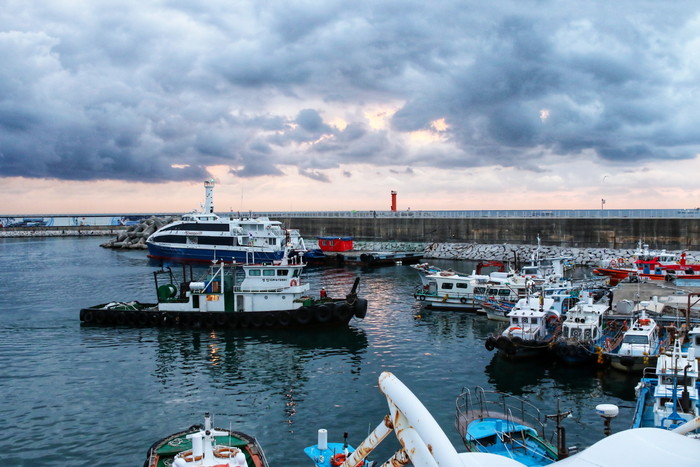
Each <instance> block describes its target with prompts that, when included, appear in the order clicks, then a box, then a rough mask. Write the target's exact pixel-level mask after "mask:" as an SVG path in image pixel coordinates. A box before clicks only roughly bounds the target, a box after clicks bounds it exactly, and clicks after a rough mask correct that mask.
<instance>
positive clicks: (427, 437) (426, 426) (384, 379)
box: [379, 371, 462, 467]
mask: <svg viewBox="0 0 700 467" xmlns="http://www.w3.org/2000/svg"><path fill="white" fill-rule="evenodd" d="M379 388H380V389H381V391H382V392H383V393H384V394H385V395H386V397H387V399H388V400H389V402H390V405H395V406H396V408H397V409H398V411H400V412H401V414H403V416H404V417H405V418H406V422H407V423H408V424H409V425H410V426H411V427H413V428H414V429H415V434H417V435H418V437H420V439H421V441H422V444H424V445H426V448H427V445H429V446H430V450H431V451H432V457H434V458H435V461H436V462H437V465H440V466H444V467H448V466H449V467H453V466H455V465H462V461H461V460H460V459H459V457H458V455H457V450H455V448H454V446H452V443H450V440H449V439H448V438H447V435H445V432H444V431H442V428H440V425H438V423H437V422H436V421H435V419H434V418H433V416H432V415H431V414H430V412H428V410H427V409H426V408H425V406H424V405H423V404H422V403H421V401H420V400H418V398H417V397H416V396H415V395H414V394H413V393H412V392H411V391H410V390H409V389H408V388H407V387H406V386H405V385H404V384H403V383H402V382H401V381H399V379H398V378H397V377H395V376H394V375H393V374H392V373H390V372H388V371H385V372H382V374H381V375H379ZM393 415H394V414H393V413H392V416H393ZM392 418H393V420H392V421H393V422H394V424H396V422H397V420H396V417H392ZM394 431H396V433H397V436H398V435H399V431H398V430H397V428H396V426H395V427H394ZM407 436H408V438H407V439H409V440H411V441H415V437H414V432H410V433H408V432H407ZM408 454H409V456H410V455H411V453H410V452H409V453H408ZM411 459H412V460H413V457H411ZM416 465H422V464H416Z"/></svg>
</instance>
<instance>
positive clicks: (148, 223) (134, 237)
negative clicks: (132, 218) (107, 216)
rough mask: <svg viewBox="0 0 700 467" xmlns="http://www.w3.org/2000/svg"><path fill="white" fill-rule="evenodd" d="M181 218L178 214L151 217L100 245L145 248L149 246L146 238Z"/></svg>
mask: <svg viewBox="0 0 700 467" xmlns="http://www.w3.org/2000/svg"><path fill="white" fill-rule="evenodd" d="M179 219H180V218H179V217H177V216H168V217H156V216H153V217H149V218H148V219H146V220H144V221H143V222H141V223H140V224H138V225H132V226H130V227H129V228H128V229H126V230H125V231H123V232H120V233H119V235H117V238H114V239H112V240H110V241H108V242H105V243H103V244H101V245H100V246H101V247H103V248H120V249H125V248H126V249H134V250H145V249H146V248H147V247H146V239H147V238H148V237H149V236H150V235H151V234H152V233H153V232H155V231H156V230H158V229H160V228H161V227H163V226H164V225H167V224H170V223H171V222H174V221H176V220H179Z"/></svg>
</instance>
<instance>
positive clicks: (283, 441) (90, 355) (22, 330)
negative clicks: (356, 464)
mask: <svg viewBox="0 0 700 467" xmlns="http://www.w3.org/2000/svg"><path fill="white" fill-rule="evenodd" d="M103 241H104V239H95V238H91V239H70V238H68V239H41V240H38V239H33V240H31V241H22V240H18V241H7V240H0V247H2V248H3V250H2V255H3V260H4V261H5V263H6V267H5V268H2V269H0V283H1V284H3V291H4V292H5V293H3V294H0V318H1V319H2V326H1V327H0V361H2V362H3V367H4V368H5V370H6V371H5V372H4V374H3V378H0V388H1V389H2V390H3V393H4V394H5V399H6V400H5V401H4V404H1V405H0V419H3V420H8V421H15V420H21V421H22V427H23V430H11V431H10V432H8V433H7V434H6V438H5V446H6V450H5V458H4V461H5V464H6V465H33V464H34V465H59V464H61V465H86V464H100V463H104V459H105V458H108V457H109V458H112V456H113V455H114V446H120V449H121V450H122V453H123V456H122V457H121V458H120V463H121V464H123V465H141V464H142V463H143V456H144V454H145V452H146V449H147V448H148V446H149V445H150V444H151V443H152V442H153V441H155V440H156V439H159V438H160V437H162V436H163V435H165V434H167V433H172V432H173V431H175V430H178V429H184V428H186V427H188V426H190V425H192V423H195V422H199V421H200V419H201V414H202V412H204V411H210V412H212V413H214V414H215V415H216V420H217V421H220V422H223V423H225V424H226V425H228V424H231V425H233V426H234V427H235V428H236V429H240V430H241V431H244V432H248V433H251V434H254V435H255V436H256V437H258V439H259V440H260V442H261V444H262V445H263V447H265V449H266V451H267V454H268V459H269V461H270V463H271V464H272V465H294V466H301V465H307V463H306V461H305V458H304V457H303V454H302V449H303V448H304V447H305V446H307V445H309V444H312V443H313V442H315V439H316V430H317V429H318V428H327V429H328V430H329V433H330V437H331V439H332V440H334V441H336V440H339V439H342V433H343V432H344V431H348V432H349V433H350V436H351V437H350V440H351V441H353V442H357V441H359V440H361V439H362V438H364V436H365V435H366V433H367V431H368V427H374V426H376V424H377V423H379V422H380V421H381V420H382V417H383V416H384V415H385V414H386V413H387V404H386V399H385V398H384V396H383V395H382V394H381V393H380V392H379V391H378V389H377V378H378V376H379V374H380V373H381V372H382V371H392V372H393V373H394V374H396V376H397V377H399V378H400V379H401V380H402V381H403V382H404V383H405V384H406V385H407V386H408V387H409V388H410V389H411V390H412V391H413V392H414V393H415V394H416V396H418V398H419V399H420V400H421V402H422V403H423V404H424V405H425V406H426V407H427V408H428V410H429V411H430V412H431V414H432V415H433V416H434V417H435V419H436V420H437V422H438V423H439V424H440V426H441V427H443V429H444V430H445V433H446V434H447V436H448V437H449V439H450V440H451V441H452V442H453V444H454V445H455V446H457V447H459V448H460V449H461V446H462V443H461V440H460V439H459V436H458V434H457V432H456V430H455V429H454V428H453V426H454V406H455V405H454V404H455V398H456V397H457V395H458V394H459V392H460V389H461V388H462V387H463V386H467V387H474V386H482V387H484V388H485V389H496V390H500V391H505V392H509V393H512V394H516V395H522V396H524V397H527V398H530V399H531V400H532V402H533V403H534V404H535V405H537V406H538V407H539V408H541V409H542V410H543V411H544V412H545V413H551V412H553V411H554V410H556V400H560V403H561V408H562V410H569V409H571V410H573V411H574V417H573V418H572V419H570V420H568V421H567V422H565V423H566V426H567V430H568V431H567V433H568V437H569V440H570V441H571V444H580V445H585V444H590V443H591V442H593V441H595V440H597V439H599V438H600V437H601V433H602V424H601V423H600V420H599V417H598V416H597V415H596V414H595V411H594V409H595V405H596V404H598V403H601V402H610V403H615V404H618V405H621V406H623V408H622V409H621V413H620V416H619V417H618V419H617V420H615V421H614V422H613V430H619V429H623V428H626V427H628V426H629V424H630V423H631V409H629V408H626V407H625V406H630V405H631V403H630V401H631V400H632V399H633V387H634V381H633V380H631V379H630V378H629V377H628V376H626V375H622V374H617V373H610V372H607V371H600V370H597V369H588V370H586V369H580V368H577V369H574V368H568V367H562V366H558V365H556V364H555V363H553V362H551V361H540V362H537V361H530V362H527V361H524V362H512V361H508V360H503V359H500V358H499V357H497V356H495V355H494V354H493V353H492V352H489V351H487V350H486V349H485V348H484V340H485V338H486V337H487V336H488V334H489V333H491V332H496V331H497V330H498V327H499V326H500V323H496V322H491V321H488V320H487V319H485V317H482V316H476V315H474V314H469V313H463V312H450V311H428V310H423V309H421V307H420V304H419V303H417V302H416V301H415V300H414V299H413V290H414V289H415V287H416V285H418V284H419V283H420V281H419V277H418V274H417V273H416V271H414V270H413V269H412V268H410V267H408V266H386V267H379V268H371V269H367V268H360V267H347V268H338V267H315V268H308V269H307V271H306V274H305V277H304V280H306V281H307V282H308V283H310V284H311V290H312V291H317V290H319V289H320V287H322V286H323V287H325V288H326V289H327V290H328V291H329V293H330V295H331V296H344V295H345V294H346V293H347V292H348V291H349V290H350V288H351V287H352V285H353V282H354V280H355V277H357V276H359V277H360V278H361V281H360V294H361V295H363V296H365V297H367V298H368V299H369V309H368V313H367V317H366V318H365V320H363V321H359V320H353V321H352V322H351V326H350V327H349V328H348V329H333V330H323V331H315V330H314V331H312V330H303V331H300V330H294V331H274V332H272V331H262V330H261V331H256V332H253V331H252V330H248V331H245V332H244V331H240V330H227V331H217V332H207V331H200V330H185V329H178V328H154V329H148V328H100V327H82V326H80V324H79V320H78V310H79V309H80V308H81V307H84V306H86V305H93V304H95V303H105V302H107V301H110V300H133V299H136V300H139V301H143V302H147V301H152V300H153V299H154V297H155V290H154V288H153V280H152V274H151V272H152V271H153V270H154V269H156V268H158V267H159V266H160V264H159V262H158V263H156V264H153V262H150V261H149V260H148V259H147V258H146V257H145V252H143V251H133V250H131V251H115V250H106V249H102V248H100V247H99V243H101V242H103ZM435 263H436V265H438V266H439V267H442V268H453V269H455V270H458V271H463V272H470V271H471V270H472V269H473V267H474V266H473V264H470V263H467V262H457V261H451V262H450V261H444V260H443V261H435ZM177 268H178V266H176V265H174V267H173V270H174V271H177V270H178V269H177ZM37 271H39V273H37ZM27 284H31V287H27ZM85 427H89V429H85ZM28 432H42V433H44V432H48V433H56V434H59V435H58V436H46V437H40V439H36V440H32V443H29V444H28V443H26V433H28ZM134 433H138V436H135V435H134ZM106 439H109V440H110V443H105V442H104V440H106ZM382 444H384V443H382ZM395 444H397V443H394V445H392V444H391V443H389V447H381V449H380V450H379V452H378V456H377V457H378V459H381V460H384V459H386V458H387V457H389V455H391V453H393V450H394V449H395V447H396V446H395ZM75 446H86V447H87V448H86V449H76V448H75ZM88 448H89V449H88ZM47 453H50V454H47Z"/></svg>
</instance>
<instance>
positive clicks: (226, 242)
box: [198, 236, 235, 246]
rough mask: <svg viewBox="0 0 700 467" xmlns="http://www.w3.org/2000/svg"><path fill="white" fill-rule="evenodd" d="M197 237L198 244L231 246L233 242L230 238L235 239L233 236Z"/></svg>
mask: <svg viewBox="0 0 700 467" xmlns="http://www.w3.org/2000/svg"><path fill="white" fill-rule="evenodd" d="M198 238H199V244H200V245H219V246H231V245H233V244H234V243H235V242H233V241H231V240H232V239H234V240H235V238H234V237H228V236H227V237H198Z"/></svg>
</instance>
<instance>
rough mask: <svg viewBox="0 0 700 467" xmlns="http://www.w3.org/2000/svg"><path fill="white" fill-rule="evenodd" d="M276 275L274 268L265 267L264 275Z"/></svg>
mask: <svg viewBox="0 0 700 467" xmlns="http://www.w3.org/2000/svg"><path fill="white" fill-rule="evenodd" d="M274 275H275V270H274V269H263V276H265V277H270V276H274Z"/></svg>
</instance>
